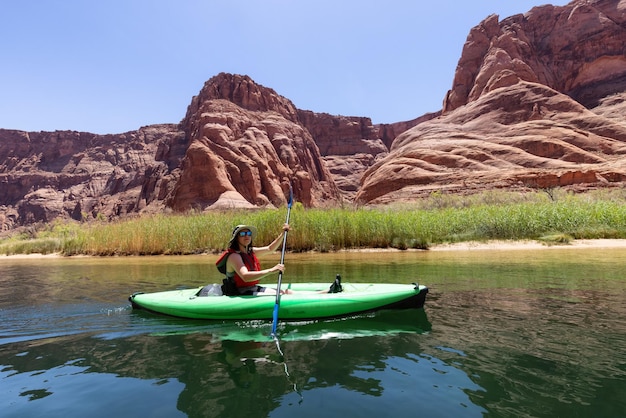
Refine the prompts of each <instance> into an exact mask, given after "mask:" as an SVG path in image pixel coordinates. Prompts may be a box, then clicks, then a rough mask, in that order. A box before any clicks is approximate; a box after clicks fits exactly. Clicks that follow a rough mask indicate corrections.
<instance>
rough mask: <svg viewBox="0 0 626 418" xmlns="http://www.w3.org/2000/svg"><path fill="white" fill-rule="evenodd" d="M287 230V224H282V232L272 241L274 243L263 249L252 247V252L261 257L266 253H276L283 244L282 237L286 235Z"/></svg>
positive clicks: (288, 227)
mask: <svg viewBox="0 0 626 418" xmlns="http://www.w3.org/2000/svg"><path fill="white" fill-rule="evenodd" d="M289 229H290V226H289V224H284V225H283V230H282V232H281V233H280V234H279V235H278V236H277V237H276V238H275V239H274V241H272V242H270V243H269V244H268V245H266V246H265V247H254V252H255V253H256V255H257V256H259V257H261V256H263V255H265V254H267V253H272V252H274V251H276V250H277V249H278V248H279V247H280V246H281V244H282V243H283V236H284V235H285V234H286V233H287V231H289Z"/></svg>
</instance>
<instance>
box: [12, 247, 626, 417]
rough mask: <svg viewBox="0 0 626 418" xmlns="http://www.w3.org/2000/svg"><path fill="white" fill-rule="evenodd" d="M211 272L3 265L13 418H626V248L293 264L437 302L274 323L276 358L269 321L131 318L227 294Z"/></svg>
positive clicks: (126, 265)
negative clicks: (179, 292)
mask: <svg viewBox="0 0 626 418" xmlns="http://www.w3.org/2000/svg"><path fill="white" fill-rule="evenodd" d="M277 258H278V256H277ZM215 259H216V257H215V256H195V257H145V258H139V257H138V258H104V259H99V258H75V259H43V260H41V259H40V260H38V259H22V260H16V259H9V260H7V259H0V315H1V318H2V321H1V322H0V404H1V405H2V416H3V417H41V416H45V417H66V418H67V417H84V416H90V417H100V416H102V417H111V416H116V417H131V416H133V417H134V416H142V417H177V416H190V417H205V416H206V417H265V416H271V417H292V416H298V417H318V416H320V414H323V415H325V416H328V417H335V416H343V417H370V416H371V417H378V416H399V417H414V416H422V417H461V416H462V417H474V416H486V417H560V416H563V417H620V416H623V414H624V411H626V400H625V398H624V396H623V393H624V387H626V348H625V347H626V302H625V301H626V278H625V277H624V271H626V269H625V267H626V249H617V250H615V249H573V248H567V249H555V248H550V249H543V250H523V251H519V250H515V251H496V250H471V251H444V252H434V251H433V252H403V253H342V254H322V255H319V254H317V255H314V254H303V255H302V254H301V255H298V254H288V255H287V257H286V265H287V270H286V272H285V276H284V278H283V283H288V282H289V281H328V282H329V283H330V281H331V280H332V279H333V278H334V276H335V274H336V273H339V274H341V275H342V277H343V280H344V281H359V282H370V281H388V282H399V283H405V282H414V281H418V282H420V283H422V284H426V285H428V286H429V288H430V293H429V295H428V297H427V300H426V306H425V309H424V310H419V311H415V310H414V311H397V312H380V313H377V314H372V315H367V316H360V317H356V318H348V319H343V320H336V321H325V322H300V323H280V324H279V335H280V337H281V338H280V342H279V344H276V343H275V342H274V341H272V340H271V339H270V338H269V336H268V337H267V340H265V339H264V336H265V335H269V332H270V330H271V323H267V322H216V321H188V320H180V319H173V318H165V317H159V316H154V315H150V314H147V313H145V312H136V311H132V310H131V309H130V307H129V303H128V302H127V297H128V295H129V294H130V293H132V292H135V291H157V290H166V289H173V288H176V287H187V286H198V285H201V284H205V283H212V282H218V281H219V280H220V277H219V275H218V273H217V272H216V270H215V268H214V266H213V263H214V261H215ZM266 262H267V263H268V264H269V263H272V262H275V260H273V259H272V260H267V261H266ZM269 283H271V281H269ZM269 283H268V284H269Z"/></svg>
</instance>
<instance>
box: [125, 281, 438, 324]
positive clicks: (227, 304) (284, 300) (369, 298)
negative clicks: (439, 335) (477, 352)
mask: <svg viewBox="0 0 626 418" xmlns="http://www.w3.org/2000/svg"><path fill="white" fill-rule="evenodd" d="M342 286H343V292H340V293H324V294H320V293H317V291H319V290H321V289H327V288H328V284H325V283H292V284H289V285H287V286H283V289H285V288H288V289H290V290H293V291H294V292H295V293H293V294H285V295H282V296H281V297H280V314H279V317H280V319H281V320H302V319H318V318H335V317H342V316H348V315H353V314H357V313H362V312H372V311H377V310H380V309H409V308H422V307H423V306H424V302H425V299H426V294H427V293H428V288H427V287H426V286H424V285H418V284H416V283H413V284H385V283H343V284H342ZM201 290H202V287H200V288H192V289H182V290H171V291H165V292H156V293H134V294H132V295H131V296H130V297H129V298H128V300H129V301H130V302H131V304H132V306H133V308H135V309H145V310H147V311H151V312H156V313H159V314H164V315H170V316H175V317H180V318H192V319H222V320H223V319H262V320H265V319H267V320H272V317H273V311H274V305H275V303H276V296H275V295H260V296H213V295H212V296H199V294H200V291H201Z"/></svg>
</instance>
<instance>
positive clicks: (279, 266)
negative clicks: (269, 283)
mask: <svg viewBox="0 0 626 418" xmlns="http://www.w3.org/2000/svg"><path fill="white" fill-rule="evenodd" d="M270 271H273V272H275V271H280V272H284V271H285V265H284V264H280V263H278V264H276V265H275V266H274V267H272V268H271V270H270Z"/></svg>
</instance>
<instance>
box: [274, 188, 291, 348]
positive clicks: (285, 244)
mask: <svg viewBox="0 0 626 418" xmlns="http://www.w3.org/2000/svg"><path fill="white" fill-rule="evenodd" d="M292 203H293V189H292V188H291V184H289V201H288V202H287V220H286V221H285V223H286V224H288V223H289V214H290V213H291V204H292ZM288 232H289V231H285V234H284V235H283V249H282V252H281V254H280V264H285V248H286V246H287V233H288ZM282 281H283V272H282V271H280V272H278V285H277V286H276V303H275V304H274V320H273V322H272V334H271V335H272V336H273V337H275V336H276V326H277V325H278V306H279V305H280V285H281V284H282Z"/></svg>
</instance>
